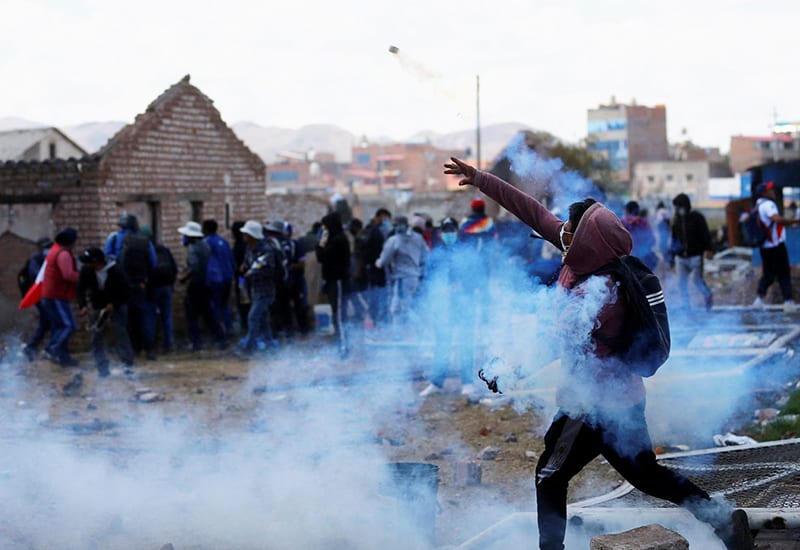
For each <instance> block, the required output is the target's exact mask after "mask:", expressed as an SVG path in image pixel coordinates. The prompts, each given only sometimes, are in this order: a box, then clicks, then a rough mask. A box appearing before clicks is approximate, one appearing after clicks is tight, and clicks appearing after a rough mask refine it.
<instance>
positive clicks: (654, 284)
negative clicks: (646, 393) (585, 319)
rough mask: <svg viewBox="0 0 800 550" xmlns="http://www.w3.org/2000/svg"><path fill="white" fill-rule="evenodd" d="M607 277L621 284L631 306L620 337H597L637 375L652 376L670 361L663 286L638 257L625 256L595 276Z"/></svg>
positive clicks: (596, 272)
mask: <svg viewBox="0 0 800 550" xmlns="http://www.w3.org/2000/svg"><path fill="white" fill-rule="evenodd" d="M606 274H611V275H613V276H614V278H615V279H616V280H617V281H619V283H620V292H621V293H624V295H625V296H626V297H627V304H628V306H627V311H626V315H625V321H624V323H623V326H622V330H621V331H620V332H621V334H620V336H618V337H616V338H613V339H604V338H602V337H599V336H597V335H595V337H596V338H597V339H598V340H600V341H602V342H604V343H606V344H608V345H609V346H611V348H612V349H614V350H616V351H617V352H618V353H619V357H620V358H621V359H622V361H623V362H624V363H625V364H626V365H628V366H629V367H630V369H631V370H632V371H633V372H634V373H636V374H638V375H640V376H652V375H653V374H655V372H656V370H658V368H659V367H660V366H661V365H663V364H664V362H665V361H666V360H667V359H668V358H669V351H670V345H671V341H670V333H669V319H668V318H667V304H666V302H665V301H664V291H663V289H662V288H661V282H660V281H659V280H658V277H656V276H655V274H653V272H652V271H650V269H648V267H647V266H646V265H644V263H642V261H641V260H639V258H636V257H635V256H623V257H622V258H620V259H617V260H614V261H613V262H611V263H608V264H606V265H604V266H603V267H601V268H600V269H598V270H597V271H595V272H594V275H606Z"/></svg>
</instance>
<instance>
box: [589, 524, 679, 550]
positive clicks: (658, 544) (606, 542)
mask: <svg viewBox="0 0 800 550" xmlns="http://www.w3.org/2000/svg"><path fill="white" fill-rule="evenodd" d="M603 548H630V549H636V548H639V549H645V548H665V549H666V548H669V549H670V550H689V541H688V540H686V539H685V538H683V537H682V536H681V535H679V534H678V533H676V532H675V531H670V530H669V529H667V528H666V527H662V526H661V525H657V524H651V525H645V526H643V527H637V528H636V529H631V530H629V531H624V532H622V533H611V534H608V535H599V536H596V537H593V538H592V540H591V542H590V543H589V549H590V550H601V549H603Z"/></svg>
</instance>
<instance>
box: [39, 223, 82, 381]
mask: <svg viewBox="0 0 800 550" xmlns="http://www.w3.org/2000/svg"><path fill="white" fill-rule="evenodd" d="M77 240H78V232H77V231H76V230H75V229H73V228H71V227H67V228H65V229H62V230H61V231H59V233H58V234H57V235H56V238H55V241H56V242H55V245H53V246H52V247H51V248H50V252H48V253H47V258H46V259H45V261H46V266H45V271H44V280H43V282H42V305H43V306H44V309H45V311H46V312H47V315H48V317H49V318H50V326H51V336H50V342H49V343H48V344H47V347H45V355H46V356H47V357H48V359H50V360H51V361H53V362H57V363H59V364H60V365H61V366H62V367H76V366H78V361H76V360H75V359H73V357H72V355H70V353H69V339H70V337H71V336H72V334H73V333H74V332H75V331H76V330H77V329H78V322H77V321H76V320H75V313H74V312H73V311H72V302H73V301H74V300H75V297H76V293H77V289H78V277H79V272H78V266H77V263H76V262H75V258H74V256H73V255H72V249H73V248H75V243H76V242H77Z"/></svg>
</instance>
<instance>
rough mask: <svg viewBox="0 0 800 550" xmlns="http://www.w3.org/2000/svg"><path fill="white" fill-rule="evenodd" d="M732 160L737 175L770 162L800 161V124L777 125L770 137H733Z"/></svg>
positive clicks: (782, 123) (732, 167) (732, 168)
mask: <svg viewBox="0 0 800 550" xmlns="http://www.w3.org/2000/svg"><path fill="white" fill-rule="evenodd" d="M730 158H731V170H732V171H733V172H734V173H736V174H740V173H742V172H744V171H746V170H747V169H749V168H753V167H755V166H761V165H762V164H766V163H769V162H777V161H781V160H797V159H800V122H780V123H778V124H775V125H774V126H773V129H772V135H769V136H741V135H740V136H731V151H730Z"/></svg>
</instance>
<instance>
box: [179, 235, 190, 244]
mask: <svg viewBox="0 0 800 550" xmlns="http://www.w3.org/2000/svg"><path fill="white" fill-rule="evenodd" d="M181 244H182V245H183V246H189V237H187V236H186V235H184V236H183V237H181Z"/></svg>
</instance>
